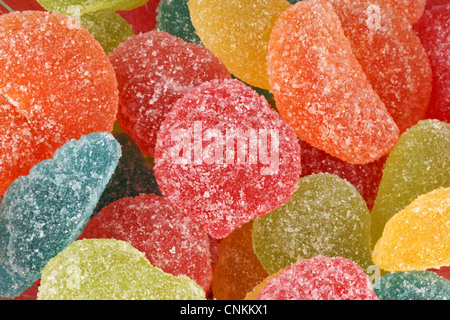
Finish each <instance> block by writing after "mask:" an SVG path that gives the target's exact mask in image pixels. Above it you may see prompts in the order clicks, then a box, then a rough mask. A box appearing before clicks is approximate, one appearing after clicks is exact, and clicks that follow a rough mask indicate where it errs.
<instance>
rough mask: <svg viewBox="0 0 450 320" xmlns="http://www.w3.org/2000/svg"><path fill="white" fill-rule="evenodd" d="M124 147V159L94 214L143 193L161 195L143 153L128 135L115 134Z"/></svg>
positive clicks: (120, 161) (121, 159)
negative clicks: (123, 199) (119, 201)
mask: <svg viewBox="0 0 450 320" xmlns="http://www.w3.org/2000/svg"><path fill="white" fill-rule="evenodd" d="M114 138H115V139H116V140H117V141H118V142H119V143H120V145H121V147H122V157H121V158H120V160H119V164H118V165H117V168H116V170H115V171H114V174H113V175H112V177H111V179H110V180H109V182H108V185H107V186H106V188H105V191H103V193H102V196H101V197H100V199H99V200H98V202H97V206H96V207H95V210H94V214H97V213H98V212H99V211H100V210H101V209H102V208H103V207H106V206H107V205H108V204H110V203H112V202H114V201H116V200H119V199H122V198H127V197H137V196H138V195H140V194H141V193H145V194H151V193H155V194H157V195H161V191H159V187H158V183H157V182H156V178H155V173H154V172H153V168H152V167H151V166H150V165H149V164H148V163H147V162H145V160H144V158H143V156H142V153H141V151H140V150H139V148H138V146H137V145H136V144H135V143H134V141H133V139H131V138H130V137H129V136H128V135H127V134H126V133H124V132H119V133H114Z"/></svg>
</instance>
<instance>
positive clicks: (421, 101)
mask: <svg viewBox="0 0 450 320" xmlns="http://www.w3.org/2000/svg"><path fill="white" fill-rule="evenodd" d="M329 2H330V3H331V4H332V5H333V8H334V10H335V12H336V14H337V15H338V17H339V20H340V21H341V25H342V29H343V30H344V33H345V36H346V37H347V38H348V39H349V40H350V42H351V45H352V51H353V53H354V55H355V57H356V59H357V60H358V62H359V63H360V64H361V67H362V68H363V70H364V73H365V74H366V76H367V79H368V80H369V82H370V84H371V85H372V87H373V89H374V90H375V91H376V93H377V94H378V95H379V97H380V99H381V100H382V101H383V102H384V104H385V105H386V108H387V110H388V111H389V113H390V114H391V115H392V117H393V119H394V120H395V122H396V123H397V126H398V127H399V130H400V132H403V131H405V130H406V129H407V128H409V127H411V126H413V125H414V124H416V123H417V122H418V121H419V120H421V119H423V118H424V115H425V112H426V110H427V107H428V103H429V100H430V93H431V81H432V80H431V66H430V61H429V59H428V56H427V53H426V52H425V50H424V48H423V46H422V44H421V42H420V40H419V38H418V37H417V36H416V34H415V33H414V31H413V30H412V29H411V25H410V24H409V23H408V21H406V20H405V19H404V18H403V17H402V16H398V15H397V14H396V12H395V11H392V8H390V7H386V6H384V5H383V3H382V2H383V0H381V1H380V0H351V1H350V0H347V1H342V0H329ZM396 2H397V0H396Z"/></svg>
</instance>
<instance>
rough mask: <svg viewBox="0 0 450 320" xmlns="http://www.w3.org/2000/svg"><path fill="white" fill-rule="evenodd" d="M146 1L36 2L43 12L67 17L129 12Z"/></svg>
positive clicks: (48, 0) (46, 0) (67, 0)
mask: <svg viewBox="0 0 450 320" xmlns="http://www.w3.org/2000/svg"><path fill="white" fill-rule="evenodd" d="M147 1H148V0H95V1H92V0H38V2H39V3H40V4H41V5H42V6H43V7H44V9H45V10H48V11H51V12H59V13H63V14H67V15H73V14H79V15H83V14H85V13H90V12H95V11H102V10H108V9H111V10H114V11H116V10H131V9H134V8H137V7H140V6H142V5H144V4H145V3H146V2H147Z"/></svg>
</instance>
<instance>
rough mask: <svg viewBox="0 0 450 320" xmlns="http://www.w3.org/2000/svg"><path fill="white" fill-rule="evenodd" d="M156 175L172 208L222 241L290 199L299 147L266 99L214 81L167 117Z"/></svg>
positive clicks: (187, 97) (191, 94)
mask: <svg viewBox="0 0 450 320" xmlns="http://www.w3.org/2000/svg"><path fill="white" fill-rule="evenodd" d="M154 170H155V176H156V180H157V182H158V185H159V187H160V190H161V192H162V194H163V195H164V196H165V197H166V198H167V199H168V200H169V201H170V202H171V203H172V204H173V205H174V207H175V208H177V209H178V210H180V211H181V212H182V213H183V214H185V215H187V216H191V217H192V218H193V219H194V220H195V221H197V222H198V223H200V224H202V225H203V226H204V227H205V229H206V231H207V232H208V233H209V234H210V235H211V236H212V237H214V238H218V239H220V238H224V237H226V236H227V235H229V234H230V233H231V232H232V231H233V230H234V229H236V228H237V227H239V226H240V225H242V224H244V223H246V222H249V221H250V220H252V219H254V218H256V217H258V216H262V215H264V214H266V213H268V212H270V211H271V210H273V209H275V208H277V207H279V206H280V205H282V204H283V203H285V202H286V201H288V200H289V199H290V198H291V196H292V193H293V192H294V191H295V189H296V187H297V180H298V177H299V174H300V171H301V165H300V147H299V144H298V143H297V137H296V136H295V133H294V131H293V130H292V128H290V127H289V126H288V125H287V124H286V123H285V122H284V121H283V120H282V119H281V118H280V117H279V115H278V114H277V113H276V112H275V111H274V110H273V109H271V108H270V106H269V104H268V103H267V101H266V100H265V98H264V97H262V96H259V95H258V94H257V93H256V92H255V91H254V90H252V89H251V88H250V87H248V86H247V85H245V84H244V83H242V82H240V81H239V80H236V79H224V80H223V79H221V80H212V81H209V82H205V83H203V84H201V85H199V86H197V87H195V88H193V89H192V90H191V91H189V92H188V93H186V94H185V95H184V96H183V97H182V98H181V99H179V100H178V101H177V102H176V103H175V105H174V106H173V107H172V110H171V111H170V112H169V113H168V114H167V116H166V118H165V119H164V122H163V123H162V125H161V129H160V131H159V133H158V142H157V145H156V152H155V167H154Z"/></svg>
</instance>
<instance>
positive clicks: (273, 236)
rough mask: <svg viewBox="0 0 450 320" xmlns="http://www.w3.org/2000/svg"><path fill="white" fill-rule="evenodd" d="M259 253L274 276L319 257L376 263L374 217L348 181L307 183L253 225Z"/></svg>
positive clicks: (313, 178)
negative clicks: (372, 236)
mask: <svg viewBox="0 0 450 320" xmlns="http://www.w3.org/2000/svg"><path fill="white" fill-rule="evenodd" d="M253 248H254V251H255V254H256V256H257V257H258V258H259V260H260V261H261V263H262V265H263V266H264V268H265V269H266V270H267V272H268V273H269V274H272V273H274V272H276V271H278V270H280V269H283V268H286V267H288V266H289V265H291V264H293V263H295V262H296V261H297V260H300V259H309V258H312V257H314V256H317V255H326V256H340V257H344V258H348V259H351V260H352V261H355V262H356V263H358V264H359V265H360V266H361V267H362V268H366V267H368V266H369V265H371V264H372V261H371V257H370V253H371V246H370V213H369V210H368V209H367V206H366V204H365V202H364V200H363V198H362V197H361V195H360V194H359V193H358V192H357V191H356V189H355V188H354V187H353V186H352V185H351V184H350V183H349V182H348V181H346V180H343V179H341V178H339V177H337V176H335V175H331V174H328V173H320V174H313V175H310V176H307V177H304V178H301V179H300V180H299V182H298V189H297V191H296V192H295V193H294V195H293V196H292V199H291V200H289V201H288V202H287V203H286V204H285V205H284V206H282V207H280V208H277V209H275V210H274V211H272V212H270V213H269V214H267V215H265V216H263V217H261V218H259V219H256V220H255V221H254V223H253Z"/></svg>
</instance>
